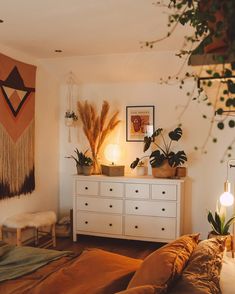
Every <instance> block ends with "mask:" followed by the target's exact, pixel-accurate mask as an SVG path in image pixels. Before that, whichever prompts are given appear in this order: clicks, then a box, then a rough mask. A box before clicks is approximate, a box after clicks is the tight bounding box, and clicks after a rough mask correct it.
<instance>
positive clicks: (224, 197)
mask: <svg viewBox="0 0 235 294" xmlns="http://www.w3.org/2000/svg"><path fill="white" fill-rule="evenodd" d="M230 191H231V184H230V183H229V181H228V180H227V181H226V182H225V183H224V192H223V193H222V194H221V196H220V204H221V205H223V206H232V205H233V203H234V196H233V194H232V193H231V192H230Z"/></svg>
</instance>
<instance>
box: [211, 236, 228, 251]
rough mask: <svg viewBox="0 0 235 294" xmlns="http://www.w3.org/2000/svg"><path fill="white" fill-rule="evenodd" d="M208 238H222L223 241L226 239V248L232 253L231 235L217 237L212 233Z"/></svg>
mask: <svg viewBox="0 0 235 294" xmlns="http://www.w3.org/2000/svg"><path fill="white" fill-rule="evenodd" d="M208 238H209V239H210V238H222V239H226V240H225V247H226V249H227V251H231V248H232V236H231V235H230V234H229V235H216V234H215V233H213V232H210V233H209V234H208Z"/></svg>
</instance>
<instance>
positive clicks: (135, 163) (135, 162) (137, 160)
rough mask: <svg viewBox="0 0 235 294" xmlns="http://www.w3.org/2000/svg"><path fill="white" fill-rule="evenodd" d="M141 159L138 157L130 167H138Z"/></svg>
mask: <svg viewBox="0 0 235 294" xmlns="http://www.w3.org/2000/svg"><path fill="white" fill-rule="evenodd" d="M139 161H140V159H139V158H138V157H137V158H136V159H135V160H134V161H133V162H132V163H131V165H130V168H132V169H134V168H135V167H137V165H138V163H139Z"/></svg>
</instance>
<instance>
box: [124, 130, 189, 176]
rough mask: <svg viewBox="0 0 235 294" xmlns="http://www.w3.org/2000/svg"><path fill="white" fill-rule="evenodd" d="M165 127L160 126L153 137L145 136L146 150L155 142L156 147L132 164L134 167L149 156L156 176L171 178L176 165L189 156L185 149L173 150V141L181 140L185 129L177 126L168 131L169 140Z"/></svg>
mask: <svg viewBox="0 0 235 294" xmlns="http://www.w3.org/2000/svg"><path fill="white" fill-rule="evenodd" d="M162 133H163V129H162V128H158V129H157V130H156V131H155V132H154V133H153V134H152V136H151V137H148V136H146V137H145V138H144V152H146V151H147V150H148V149H149V147H150V146H151V145H152V144H153V145H154V147H155V148H156V149H155V150H154V151H152V153H151V154H150V155H149V156H143V157H142V158H136V159H135V160H134V161H133V162H132V163H131V165H130V167H131V168H132V169H134V168H135V167H136V166H137V165H138V163H139V162H140V161H141V160H142V159H143V158H145V157H149V159H150V164H151V166H152V174H153V176H154V177H156V178H171V177H174V176H175V171H176V167H177V166H179V165H181V164H183V163H184V162H185V161H187V156H186V154H185V152H184V151H183V150H181V151H178V152H174V151H173V150H172V142H173V141H179V139H180V138H181V136H182V134H183V131H182V129H181V128H176V129H174V130H173V131H171V132H169V133H168V137H169V140H168V142H167V141H166V140H165V138H164V136H163V134H162ZM159 137H161V139H162V143H163V145H160V144H159V142H158V138H159Z"/></svg>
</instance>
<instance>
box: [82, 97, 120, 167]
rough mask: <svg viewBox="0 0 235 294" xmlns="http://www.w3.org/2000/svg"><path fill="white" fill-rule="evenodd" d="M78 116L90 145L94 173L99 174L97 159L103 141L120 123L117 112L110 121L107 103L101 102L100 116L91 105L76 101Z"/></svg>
mask: <svg viewBox="0 0 235 294" xmlns="http://www.w3.org/2000/svg"><path fill="white" fill-rule="evenodd" d="M77 107H78V114H79V116H80V119H81V121H82V124H83V131H84V134H85V136H86V137H87V140H88V142H89V144H90V148H91V153H92V157H93V161H94V172H93V173H100V168H99V164H98V161H97V157H98V154H99V151H100V148H101V147H102V145H103V143H104V141H105V139H106V138H107V137H108V135H109V134H110V133H111V132H112V131H113V130H114V129H115V127H116V126H117V125H118V124H119V123H120V120H118V118H117V117H118V114H119V111H116V112H115V113H114V114H113V115H112V116H111V118H110V119H108V113H109V109H110V105H109V103H108V102H107V101H103V104H102V108H101V112H100V115H99V114H98V113H97V111H96V109H95V108H94V107H93V105H92V104H90V103H88V102H87V100H86V101H85V102H83V103H82V102H80V101H78V104H77Z"/></svg>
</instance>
